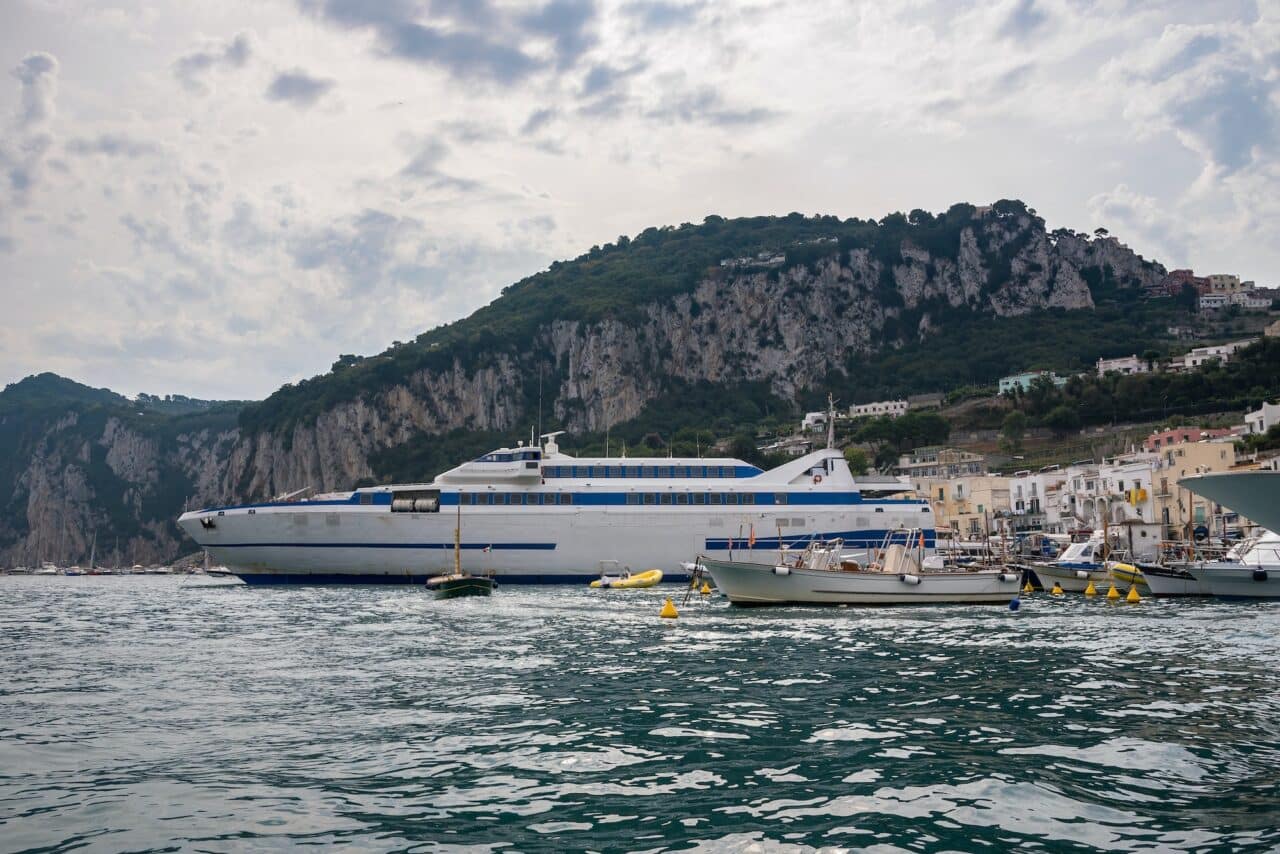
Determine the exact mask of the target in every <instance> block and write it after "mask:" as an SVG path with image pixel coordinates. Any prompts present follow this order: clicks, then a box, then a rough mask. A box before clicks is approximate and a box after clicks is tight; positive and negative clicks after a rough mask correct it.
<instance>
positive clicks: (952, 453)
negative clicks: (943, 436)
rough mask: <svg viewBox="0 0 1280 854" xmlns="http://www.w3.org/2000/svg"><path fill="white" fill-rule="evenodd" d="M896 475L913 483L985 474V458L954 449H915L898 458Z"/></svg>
mask: <svg viewBox="0 0 1280 854" xmlns="http://www.w3.org/2000/svg"><path fill="white" fill-rule="evenodd" d="M897 473H898V474H902V475H906V476H907V477H908V478H909V479H910V480H912V481H913V482H914V481H916V480H918V479H921V478H938V479H943V478H950V477H964V476H968V475H976V474H986V473H987V458H986V457H984V456H983V455H982V454H974V453H971V452H969V451H960V450H956V449H955V448H940V447H930V448H916V449H915V450H914V451H912V452H911V453H909V454H903V455H902V456H901V457H899V458H898V472H897Z"/></svg>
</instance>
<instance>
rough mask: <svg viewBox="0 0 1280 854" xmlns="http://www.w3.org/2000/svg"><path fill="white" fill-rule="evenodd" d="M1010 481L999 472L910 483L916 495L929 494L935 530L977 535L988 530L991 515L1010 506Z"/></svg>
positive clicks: (926, 479) (923, 479)
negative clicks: (996, 473) (998, 473)
mask: <svg viewBox="0 0 1280 854" xmlns="http://www.w3.org/2000/svg"><path fill="white" fill-rule="evenodd" d="M1010 480H1011V479H1010V478H1008V477H1004V476H1002V475H990V474H983V475H966V476H960V477H951V478H917V479H914V480H912V486H913V487H914V488H915V491H916V495H918V496H920V497H922V498H923V497H925V496H926V495H927V496H928V498H929V503H930V504H932V505H933V516H934V524H935V525H937V528H938V530H940V531H942V530H947V529H950V530H951V531H952V532H953V533H957V534H960V535H963V536H978V535H980V534H981V533H982V532H983V531H985V530H987V528H988V526H989V525H990V522H991V517H992V515H993V514H996V513H998V512H1000V511H1001V510H1003V509H1004V508H1007V507H1008V506H1009V483H1010Z"/></svg>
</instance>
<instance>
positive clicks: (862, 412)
mask: <svg viewBox="0 0 1280 854" xmlns="http://www.w3.org/2000/svg"><path fill="white" fill-rule="evenodd" d="M907 407H908V404H907V402H906V401H905V400H878V401H876V402H875V403H860V404H857V405H856V406H850V407H849V417H850V418H867V417H871V418H879V417H881V416H888V417H889V418H897V417H898V416H900V415H906V414H907Z"/></svg>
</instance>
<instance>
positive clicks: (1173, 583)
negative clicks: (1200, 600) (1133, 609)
mask: <svg viewBox="0 0 1280 854" xmlns="http://www.w3.org/2000/svg"><path fill="white" fill-rule="evenodd" d="M1187 566H1188V565H1187V564H1169V565H1166V566H1149V565H1146V564H1143V566H1142V578H1143V581H1144V583H1145V584H1146V585H1147V589H1148V590H1150V591H1151V595H1152V596H1159V597H1163V596H1209V595H1211V594H1210V593H1209V590H1208V588H1206V587H1205V586H1204V585H1202V584H1201V583H1200V582H1199V581H1198V580H1196V577H1195V576H1194V575H1192V574H1191V573H1190V572H1188V571H1187Z"/></svg>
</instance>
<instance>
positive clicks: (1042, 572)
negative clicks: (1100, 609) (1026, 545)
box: [1017, 531, 1111, 593]
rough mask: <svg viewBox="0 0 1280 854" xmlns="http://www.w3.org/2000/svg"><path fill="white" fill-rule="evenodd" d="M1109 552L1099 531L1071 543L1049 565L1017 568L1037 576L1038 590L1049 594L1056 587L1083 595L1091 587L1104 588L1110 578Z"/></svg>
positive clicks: (1029, 563) (1040, 563)
mask: <svg viewBox="0 0 1280 854" xmlns="http://www.w3.org/2000/svg"><path fill="white" fill-rule="evenodd" d="M1109 552H1110V549H1109V548H1108V547H1107V545H1106V540H1105V537H1104V535H1103V533H1102V532H1101V531H1095V532H1094V534H1093V536H1091V537H1090V538H1089V539H1087V540H1085V541H1084V542H1081V543H1072V544H1071V545H1069V546H1067V548H1066V549H1065V550H1064V551H1063V552H1062V554H1060V555H1058V557H1056V558H1054V559H1053V560H1051V561H1043V562H1041V561H1029V562H1027V563H1025V564H1017V565H1018V566H1020V567H1021V568H1023V569H1030V570H1031V571H1032V572H1034V573H1035V574H1036V578H1037V579H1038V580H1039V581H1040V586H1041V587H1043V588H1044V589H1046V590H1049V589H1051V588H1052V587H1053V585H1054V584H1055V583H1056V584H1057V585H1059V586H1060V587H1061V588H1062V589H1063V590H1066V591H1070V592H1074V593H1083V592H1084V591H1085V590H1086V589H1087V588H1088V587H1089V585H1090V584H1093V585H1094V587H1102V586H1106V585H1108V584H1109V583H1110V579H1111V576H1110V574H1109V573H1108V572H1107V564H1106V557H1107V554H1108V553H1109Z"/></svg>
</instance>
